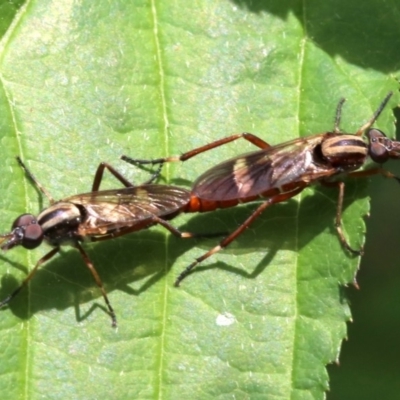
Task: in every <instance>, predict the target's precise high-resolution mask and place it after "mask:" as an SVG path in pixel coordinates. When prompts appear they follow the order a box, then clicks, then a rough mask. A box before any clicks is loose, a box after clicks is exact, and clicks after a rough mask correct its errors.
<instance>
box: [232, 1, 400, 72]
mask: <svg viewBox="0 0 400 400" xmlns="http://www.w3.org/2000/svg"><path fill="white" fill-rule="evenodd" d="M231 1H232V3H234V4H235V5H237V6H239V7H240V8H246V9H247V10H249V11H250V12H253V13H256V14H261V13H263V12H268V13H271V14H273V15H275V16H277V17H279V18H281V19H282V20H285V19H286V20H287V19H288V17H289V15H290V14H294V15H295V16H296V18H297V19H298V20H299V22H300V23H301V24H302V25H303V28H304V32H305V35H306V36H307V37H308V38H309V40H312V41H313V42H314V43H315V44H316V45H317V46H318V47H319V48H321V49H322V50H324V51H325V52H326V53H328V54H329V55H330V56H332V57H335V56H338V55H339V56H340V57H342V58H343V59H345V60H347V61H348V62H349V63H351V64H355V65H359V66H361V67H363V68H372V69H376V70H379V71H382V72H384V73H390V72H393V71H395V70H397V69H398V67H399V64H400V54H399V52H398V40H397V38H398V37H399V36H400V25H399V24H398V21H397V18H398V17H397V15H398V13H397V12H395V10H393V7H395V3H393V2H392V3H384V2H382V1H380V0H371V1H368V2H366V3H363V7H362V13H360V7H359V5H358V4H356V3H354V2H351V1H346V0H337V1H334V2H324V3H319V2H318V3H317V2H315V3H314V6H312V5H310V6H309V7H308V8H307V13H306V17H305V11H304V3H302V2H297V1H295V2H294V1H291V0H284V1H279V2H278V1H273V0H269V1H268V0H267V1H265V0H231ZM366 44H368V47H367V48H366Z"/></svg>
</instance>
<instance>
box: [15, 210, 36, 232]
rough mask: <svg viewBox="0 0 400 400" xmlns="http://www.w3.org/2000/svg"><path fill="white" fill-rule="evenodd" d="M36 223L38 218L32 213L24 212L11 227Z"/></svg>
mask: <svg viewBox="0 0 400 400" xmlns="http://www.w3.org/2000/svg"><path fill="white" fill-rule="evenodd" d="M36 223H37V222H36V218H35V217H34V216H33V215H32V214H22V215H20V216H19V217H18V218H17V219H16V220H15V221H14V223H13V224H12V227H11V229H15V228H19V227H24V226H27V225H31V224H36Z"/></svg>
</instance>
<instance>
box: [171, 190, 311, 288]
mask: <svg viewBox="0 0 400 400" xmlns="http://www.w3.org/2000/svg"><path fill="white" fill-rule="evenodd" d="M304 188H305V186H304V185H302V186H301V187H298V188H297V189H295V190H292V191H291V192H289V193H284V194H278V195H276V196H273V197H271V198H269V199H267V200H266V201H264V202H263V203H262V204H261V205H260V206H259V207H258V208H257V209H256V210H255V211H253V213H252V214H251V215H250V216H249V217H248V218H247V219H246V220H245V221H244V222H243V223H242V224H241V225H240V226H239V227H238V228H237V229H235V230H234V231H233V232H232V233H231V234H229V235H228V236H227V237H226V238H225V239H223V240H222V241H221V242H220V243H219V244H218V245H217V246H215V247H214V248H212V249H211V250H209V251H207V252H206V253H204V254H203V255H202V256H200V257H198V258H196V259H195V261H194V262H192V263H191V264H190V265H188V266H187V267H186V268H185V269H184V270H183V271H182V272H181V273H180V274H179V276H178V278H177V279H176V281H175V286H179V285H180V283H181V282H182V280H183V279H185V278H186V276H188V275H189V273H190V272H191V270H192V269H193V268H195V267H196V266H197V265H198V264H200V263H201V262H203V261H204V260H206V259H207V258H208V257H211V256H212V255H213V254H215V253H218V252H219V251H220V250H222V249H223V248H225V247H227V246H228V245H229V244H230V243H232V242H233V241H234V240H235V239H236V238H237V237H238V236H239V235H241V234H242V233H243V232H244V231H245V230H246V229H247V228H248V227H249V226H250V225H251V224H252V223H253V222H254V221H255V220H256V219H257V218H258V217H259V216H260V215H261V214H262V213H263V212H264V210H265V209H267V208H268V207H270V206H272V205H273V204H276V203H280V202H282V201H286V200H288V199H290V198H292V197H293V196H296V194H298V193H300V192H301V191H302V190H303V189H304Z"/></svg>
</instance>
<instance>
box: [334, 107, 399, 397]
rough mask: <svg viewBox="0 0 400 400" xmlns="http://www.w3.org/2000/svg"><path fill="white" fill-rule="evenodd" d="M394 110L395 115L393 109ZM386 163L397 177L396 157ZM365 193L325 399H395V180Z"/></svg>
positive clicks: (376, 180) (378, 181)
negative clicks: (352, 280) (367, 206)
mask: <svg viewBox="0 0 400 400" xmlns="http://www.w3.org/2000/svg"><path fill="white" fill-rule="evenodd" d="M395 115H396V117H397V120H399V117H400V113H399V109H397V110H395ZM397 125H398V126H399V124H397ZM397 138H398V139H399V138H400V132H399V128H397ZM386 168H387V169H389V170H390V171H392V172H393V173H395V174H396V175H397V176H400V166H399V165H398V163H396V161H392V162H390V163H388V164H387V165H386ZM369 193H370V195H371V215H370V217H369V218H367V241H366V246H365V255H364V257H363V259H362V262H361V267H360V271H359V272H358V274H357V282H358V284H359V287H360V290H357V289H355V288H354V287H349V288H348V289H347V290H346V295H347V297H348V299H349V302H350V307H351V311H352V315H353V323H349V324H348V337H349V340H347V341H345V342H344V343H343V346H342V351H341V355H340V360H339V364H338V365H335V364H334V365H331V366H329V367H328V370H329V375H330V380H331V382H330V386H331V390H330V392H329V393H328V394H327V399H328V400H347V399H352V400H358V399H360V400H361V399H362V400H369V399H371V400H372V399H385V400H395V399H399V398H400V346H399V333H400V242H399V237H400V207H399V200H400V185H396V183H395V182H393V181H391V180H389V179H380V178H379V177H377V178H372V179H371V183H370V187H369Z"/></svg>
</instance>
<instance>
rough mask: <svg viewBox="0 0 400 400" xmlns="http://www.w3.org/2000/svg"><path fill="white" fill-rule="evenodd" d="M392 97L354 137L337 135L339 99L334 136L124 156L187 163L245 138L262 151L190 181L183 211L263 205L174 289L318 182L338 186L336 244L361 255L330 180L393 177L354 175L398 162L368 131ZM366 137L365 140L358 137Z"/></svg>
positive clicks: (384, 141)
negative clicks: (269, 211) (370, 164)
mask: <svg viewBox="0 0 400 400" xmlns="http://www.w3.org/2000/svg"><path fill="white" fill-rule="evenodd" d="M391 96H392V93H391V92H390V93H388V95H387V96H386V97H385V98H384V100H383V101H382V103H381V104H380V106H379V107H378V109H377V110H376V111H375V113H374V114H373V115H372V117H371V118H370V119H369V121H368V122H366V123H365V124H364V125H362V126H361V127H360V128H359V129H358V131H357V132H356V133H354V134H349V133H343V132H341V131H340V128H339V125H340V118H341V112H342V106H343V103H344V99H342V100H340V102H339V104H338V107H337V110H336V118H335V126H334V129H333V131H332V132H324V133H320V134H316V135H311V136H307V137H303V138H299V139H295V140H291V141H288V142H285V143H282V144H278V145H275V146H271V145H269V144H268V143H266V142H265V141H263V140H262V139H260V138H259V137H257V136H255V135H252V134H251V133H241V134H236V135H232V136H228V137H226V138H223V139H220V140H217V141H215V142H212V143H210V144H207V145H205V146H202V147H198V148H196V149H194V150H191V151H189V152H187V153H184V154H182V155H181V156H172V157H166V158H159V159H155V160H140V159H133V158H130V157H127V156H122V157H121V158H122V159H123V160H125V161H128V162H130V163H132V164H135V165H143V164H159V165H161V166H162V165H163V164H164V163H165V162H172V161H186V160H188V159H190V158H192V157H194V156H196V155H198V154H200V153H203V152H205V151H208V150H211V149H214V148H216V147H219V146H222V145H224V144H226V143H229V142H233V141H234V140H237V139H239V138H243V139H246V140H247V141H249V142H251V143H252V144H254V145H255V146H257V147H259V148H260V149H261V150H258V151H254V152H252V153H247V154H244V155H240V156H238V157H234V158H232V159H230V160H228V161H224V162H222V163H220V164H218V165H216V166H215V167H213V168H210V169H209V170H208V171H206V172H204V173H203V174H202V175H201V176H200V177H199V178H198V179H197V180H196V181H195V182H194V184H193V186H192V188H191V193H190V202H189V203H188V206H187V207H186V209H185V211H186V212H204V211H212V210H215V209H217V208H227V207H233V206H236V205H237V204H239V203H247V202H250V201H255V200H261V199H264V201H263V202H262V203H261V205H259V206H258V207H257V208H256V209H255V211H253V213H252V214H251V215H250V216H249V217H248V218H247V219H246V220H245V221H244V222H243V223H242V224H241V225H240V226H239V227H238V228H237V229H235V230H234V231H233V232H232V233H231V234H229V235H228V236H227V237H226V238H225V239H223V240H222V241H221V242H220V243H219V244H218V245H217V246H215V247H214V248H212V249H211V250H209V251H208V252H206V253H204V254H203V255H202V256H200V257H199V258H197V259H195V261H194V262H193V263H192V264H190V265H189V266H188V267H186V269H185V270H184V271H183V272H182V273H181V274H180V275H179V276H178V278H177V279H176V281H175V285H176V286H178V285H179V283H180V282H181V281H182V280H183V279H184V278H185V277H186V276H187V275H188V274H189V272H190V271H191V270H192V269H193V268H194V267H195V266H196V265H198V264H199V263H200V262H202V261H204V260H205V259H207V258H208V257H210V256H211V255H213V254H215V253H217V252H218V251H220V250H221V249H222V248H224V247H226V246H228V245H229V244H230V243H231V242H232V241H233V240H235V239H236V238H237V237H238V236H239V235H240V234H241V233H242V232H243V231H244V230H245V229H246V228H248V227H249V226H250V224H251V223H252V222H253V221H254V220H255V219H257V218H258V217H259V216H260V214H261V213H262V212H263V211H264V210H265V209H266V208H268V207H270V206H271V205H273V204H275V203H280V202H282V201H285V200H288V199H290V198H292V197H293V196H295V195H297V194H298V193H300V192H301V191H302V190H303V189H304V188H306V187H308V186H310V185H311V184H313V183H316V182H320V183H322V184H326V185H328V186H336V187H338V189H339V197H338V205H337V211H336V220H335V226H336V230H337V233H338V236H339V239H340V242H341V243H342V245H343V246H344V247H345V248H346V249H347V250H348V251H350V252H351V253H353V254H357V255H360V254H362V249H360V250H355V249H353V248H352V247H351V246H350V245H349V243H348V242H347V240H346V238H345V236H344V234H343V230H342V226H341V216H342V207H343V196H344V187H345V185H344V182H343V181H341V180H338V181H335V180H332V179H331V178H333V177H335V176H337V175H342V174H345V175H346V176H352V177H365V176H370V175H374V174H381V175H384V176H387V177H392V178H394V175H393V174H391V173H390V172H388V171H385V170H384V169H382V168H380V167H378V166H377V167H375V168H372V169H368V170H361V171H357V170H358V169H359V168H361V167H362V166H364V164H365V163H366V161H367V159H368V157H370V158H371V159H372V160H373V161H374V162H375V163H377V164H383V163H384V162H386V161H387V160H389V159H398V158H400V142H397V141H392V140H390V139H388V138H387V137H386V135H385V134H384V133H383V132H382V131H380V130H378V129H371V127H372V125H373V124H374V122H375V121H376V120H377V118H378V117H379V115H380V114H381V112H382V110H383V109H384V108H385V106H386V105H387V103H388V101H389V99H390V97H391ZM364 133H365V135H366V139H367V140H366V139H365V138H363V137H362V136H363V134H364ZM159 171H161V169H159Z"/></svg>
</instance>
